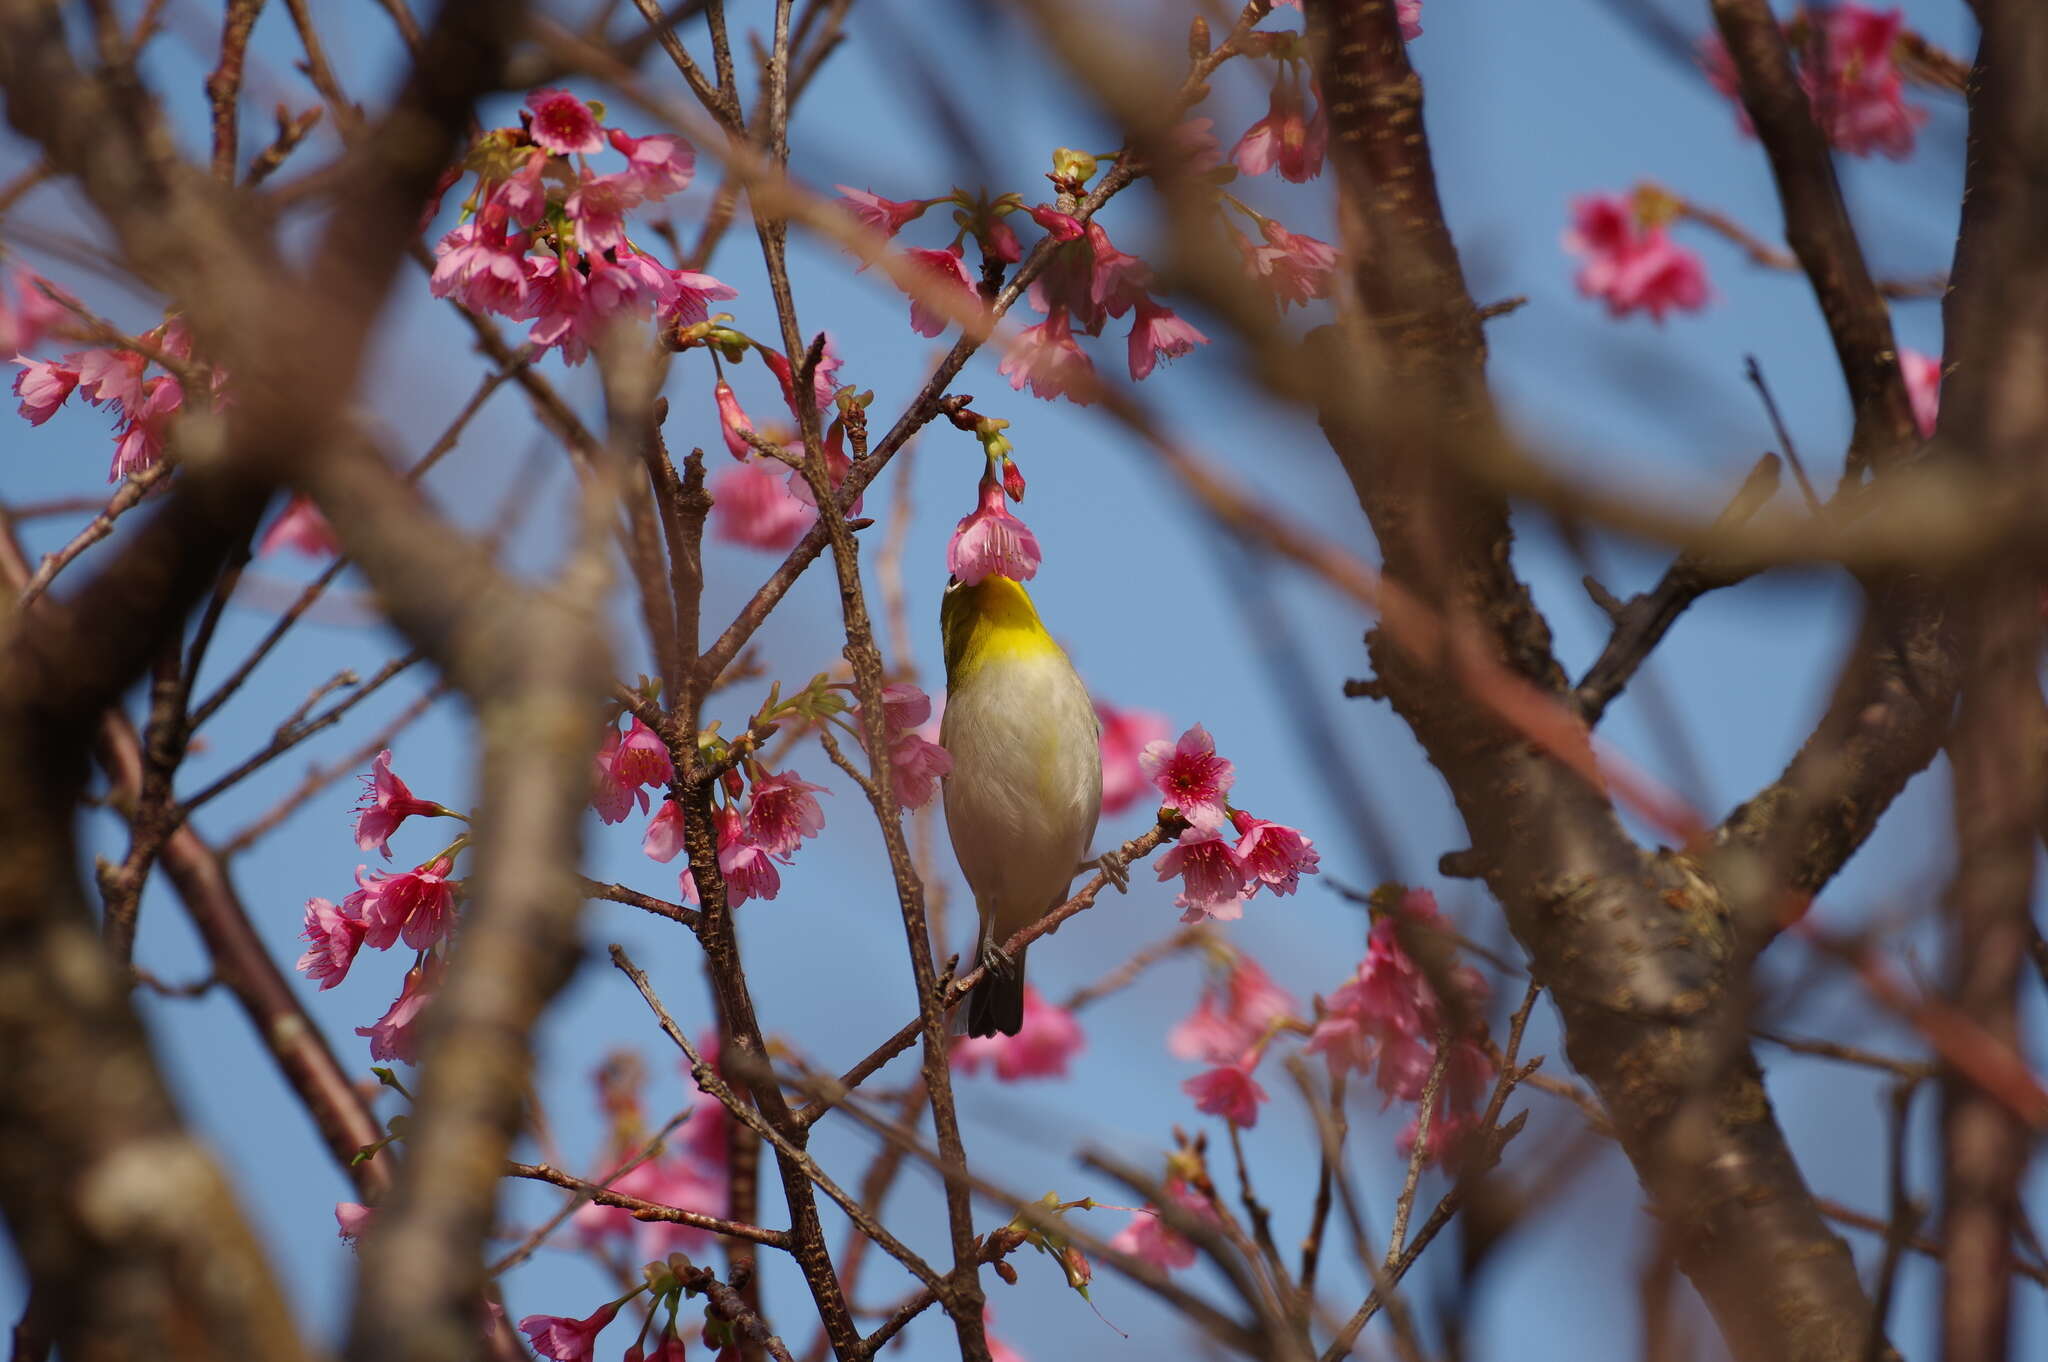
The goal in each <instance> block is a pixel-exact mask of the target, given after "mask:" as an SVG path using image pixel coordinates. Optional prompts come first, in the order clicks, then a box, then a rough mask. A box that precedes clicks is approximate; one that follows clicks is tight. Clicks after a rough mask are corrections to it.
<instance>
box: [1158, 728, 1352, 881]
mask: <svg viewBox="0 0 2048 1362" xmlns="http://www.w3.org/2000/svg"><path fill="white" fill-rule="evenodd" d="M1138 765H1139V769H1141V770H1142V771H1143V772H1144V773H1145V776H1146V778H1147V779H1149V780H1150V781H1151V782H1152V784H1153V785H1154V786H1155V787H1157V789H1158V790H1159V794H1160V808H1161V810H1162V811H1163V812H1170V813H1175V814H1178V815H1179V816H1180V817H1181V818H1182V819H1183V820H1185V821H1186V823H1187V824H1188V828H1187V831H1185V832H1183V833H1182V834H1181V835H1180V838H1179V839H1178V840H1177V841H1176V842H1175V843H1174V844H1173V845H1172V846H1171V847H1169V848H1167V851H1166V854H1165V855H1163V856H1161V857H1160V858H1159V863H1158V867H1157V870H1158V874H1159V878H1160V879H1161V880H1169V879H1172V878H1173V877H1174V876H1176V875H1178V876H1180V881H1181V889H1180V894H1179V896H1178V897H1176V898H1175V899H1174V905H1175V906H1176V907H1178V908H1179V909H1180V910H1181V915H1180V918H1181V921H1182V922H1201V921H1204V920H1214V921H1217V922H1233V921H1236V920H1237V919H1238V918H1241V917H1243V916H1244V905H1245V903H1246V902H1247V901H1248V900H1250V899H1251V898H1252V897H1253V896H1254V895H1256V894H1257V893H1258V892H1259V891H1260V890H1261V889H1270V890H1272V891H1273V893H1275V894H1292V893H1293V892H1294V891H1295V889H1296V888H1297V887H1298V886H1299V885H1300V883H1301V877H1302V876H1303V875H1313V874H1315V873H1316V868H1317V865H1318V864H1319V863H1320V861H1321V859H1322V858H1321V856H1319V855H1318V854H1317V852H1316V849H1315V845H1314V844H1313V843H1312V842H1310V841H1309V839H1308V838H1307V837H1306V836H1304V835H1303V834H1302V833H1301V832H1300V831H1299V830H1297V829H1295V828H1291V827H1288V826H1287V825H1286V824H1284V823H1274V822H1270V821H1268V820H1266V819H1264V818H1256V817H1254V816H1252V815H1251V814H1249V813H1247V812H1245V811H1244V810H1242V809H1237V808H1233V807H1231V805H1230V802H1229V795H1230V787H1231V786H1232V785H1233V784H1234V783H1235V782H1236V780H1237V768H1236V767H1235V766H1234V765H1232V764H1231V763H1230V762H1229V761H1227V760H1225V759H1224V758H1223V757H1220V756H1218V755H1217V753H1216V743H1215V740H1214V739H1212V738H1211V737H1210V736H1209V730H1207V729H1206V728H1204V727H1202V726H1201V725H1200V724H1196V725H1195V726H1194V727H1193V728H1190V729H1188V730H1187V731H1186V732H1185V733H1183V734H1181V735H1180V738H1179V740H1178V741H1177V742H1171V743H1169V742H1168V741H1166V740H1165V739H1164V738H1160V739H1156V740H1155V741H1153V742H1150V743H1147V744H1146V745H1145V748H1144V750H1143V751H1141V752H1140V753H1139V754H1138Z"/></svg>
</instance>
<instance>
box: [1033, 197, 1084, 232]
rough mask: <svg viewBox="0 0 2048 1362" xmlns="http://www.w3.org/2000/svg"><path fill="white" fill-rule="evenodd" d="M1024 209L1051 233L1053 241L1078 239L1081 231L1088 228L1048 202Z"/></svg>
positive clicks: (1034, 220)
mask: <svg viewBox="0 0 2048 1362" xmlns="http://www.w3.org/2000/svg"><path fill="white" fill-rule="evenodd" d="M1024 211H1025V212H1027V213H1029V214H1031V220H1032V221H1033V222H1035V223H1037V224H1038V225H1039V226H1041V227H1043V228H1045V230H1046V231H1047V232H1049V233H1051V234H1052V239H1053V240H1054V241H1078V240H1079V239H1080V238H1081V235H1082V233H1084V232H1086V231H1087V230H1088V229H1087V228H1085V227H1083V226H1082V225H1081V222H1080V219H1078V218H1076V217H1074V216H1073V215H1071V214H1068V213H1062V212H1061V211H1060V210H1059V209H1057V208H1054V207H1053V206H1052V205H1051V204H1048V203H1041V204H1037V205H1035V206H1033V207H1031V208H1027V209H1025V210H1024Z"/></svg>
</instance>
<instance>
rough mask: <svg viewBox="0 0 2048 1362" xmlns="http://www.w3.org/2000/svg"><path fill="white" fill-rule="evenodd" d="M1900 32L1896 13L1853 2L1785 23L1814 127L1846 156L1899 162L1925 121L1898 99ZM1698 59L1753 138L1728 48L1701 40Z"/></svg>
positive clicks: (1713, 39)
mask: <svg viewBox="0 0 2048 1362" xmlns="http://www.w3.org/2000/svg"><path fill="white" fill-rule="evenodd" d="M1904 28H1905V16H1904V15H1903V14H1902V13H1901V12H1900V11H1899V10H1897V9H1891V10H1886V11H1884V12H1882V13H1880V12H1878V11H1877V10H1874V9H1870V8H1868V7H1866V6H1863V5H1858V4H1854V3H1841V4H1832V5H1825V6H1822V7H1821V8H1820V9H1819V10H1818V12H1816V11H1815V10H1812V9H1801V10H1800V11H1799V12H1798V13H1797V14H1796V15H1794V16H1793V17H1792V18H1791V19H1790V20H1788V21H1787V22H1786V23H1785V34H1786V36H1787V37H1788V38H1789V39H1791V40H1792V45H1793V52H1794V54H1795V56H1796V57H1797V59H1798V74H1799V84H1800V87H1801V88H1802V89H1803V90H1805V91H1806V102H1807V107H1808V108H1809V109H1811V110H1812V112H1813V117H1814V121H1815V122H1817V123H1819V124H1820V126H1821V131H1822V132H1824V133H1825V134H1826V135H1827V139H1828V141H1830V142H1832V143H1833V144H1834V145H1835V146H1837V147H1839V148H1841V149H1842V150H1843V151H1846V152H1848V153H1849V154H1850V155H1852V156H1868V155H1869V154H1870V153H1871V152H1873V151H1879V152H1883V153H1884V154H1885V155H1886V156H1889V157H1890V158H1892V159H1893V160H1895V161H1896V160H1902V159H1904V158H1905V157H1906V156H1909V155H1911V154H1912V151H1913V143H1914V141H1915V139H1916V137H1917V136H1918V133H1919V130H1920V125H1921V124H1923V123H1925V122H1926V121H1927V110H1925V109H1923V108H1920V107H1918V106H1917V105H1912V104H1908V103H1906V101H1905V75H1904V73H1903V72H1902V71H1901V70H1900V69H1899V64H1898V54H1899V48H1900V39H1901V38H1902V36H1903V33H1904ZM1699 54H1700V65H1701V66H1702V67H1704V68H1705V70H1706V73H1707V80H1708V81H1709V82H1710V83H1711V84H1712V85H1713V87H1714V88H1715V89H1716V90H1719V91H1720V92H1721V93H1722V94H1724V95H1726V96H1728V98H1730V99H1732V100H1734V101H1735V104H1736V121H1737V123H1738V125H1739V126H1740V127H1741V129H1742V131H1743V132H1744V133H1746V134H1747V135H1749V136H1751V137H1754V136H1755V135H1756V126H1755V124H1753V123H1752V122H1751V121H1750V118H1749V111H1748V110H1747V109H1746V108H1744V107H1743V106H1742V89H1741V80H1740V77H1739V76H1738V75H1737V73H1736V69H1735V60H1734V58H1733V57H1731V56H1730V55H1729V53H1728V47H1727V44H1726V43H1725V42H1723V41H1722V39H1721V37H1720V35H1719V34H1711V35H1709V36H1708V37H1706V38H1705V39H1703V40H1702V41H1701V43H1700V47H1699Z"/></svg>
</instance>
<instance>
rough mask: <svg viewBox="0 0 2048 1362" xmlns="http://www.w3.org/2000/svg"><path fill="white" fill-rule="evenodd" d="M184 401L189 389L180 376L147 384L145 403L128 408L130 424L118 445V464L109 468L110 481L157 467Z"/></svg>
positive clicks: (115, 453) (144, 390)
mask: <svg viewBox="0 0 2048 1362" xmlns="http://www.w3.org/2000/svg"><path fill="white" fill-rule="evenodd" d="M184 405H185V389H184V386H183V385H182V384H180V383H179V382H178V380H177V379H175V378H152V379H150V380H149V381H148V382H147V383H145V384H143V396H142V404H141V406H140V407H139V408H137V407H130V408H128V409H127V410H128V417H129V419H128V424H127V425H125V426H123V427H122V429H121V436H120V439H119V441H118V442H117V443H116V444H115V446H114V466H113V467H112V468H110V469H108V470H107V481H108V482H119V481H120V480H121V479H122V478H128V477H133V476H134V475H135V474H137V473H140V472H143V471H144V470H145V469H149V468H154V467H155V466H156V463H157V461H158V460H159V459H161V458H162V457H163V454H164V441H165V440H166V439H167V438H168V437H169V435H170V428H171V417H172V416H173V415H175V414H176V413H177V411H178V409H179V408H180V407H182V406H184Z"/></svg>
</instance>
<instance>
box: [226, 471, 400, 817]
mask: <svg viewBox="0 0 2048 1362" xmlns="http://www.w3.org/2000/svg"><path fill="white" fill-rule="evenodd" d="M279 549H296V550H298V551H299V552H300V553H303V554H305V555H306V556H307V557H309V558H331V557H333V556H334V555H335V554H337V553H340V552H341V541H340V540H339V539H337V538H335V536H334V527H333V526H331V525H329V524H328V523H327V517H326V516H323V515H321V514H320V508H319V507H318V506H315V505H314V504H313V499H312V498H311V497H308V496H306V495H305V494H304V493H303V492H302V493H300V494H299V495H297V496H294V497H293V498H292V499H291V500H290V501H287V502H286V503H285V504H284V512H283V514H281V515H279V516H278V518H277V520H276V521H275V522H274V523H273V524H272V525H271V527H270V528H269V529H268V530H266V531H265V532H264V535H263V539H262V541H261V542H260V543H258V544H257V545H256V553H257V555H258V556H259V557H260V556H262V555H265V554H271V553H275V552H277V551H278V550H279ZM364 850H368V848H367V847H365V848H364ZM385 855H386V856H389V855H390V852H388V851H387V852H385Z"/></svg>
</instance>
